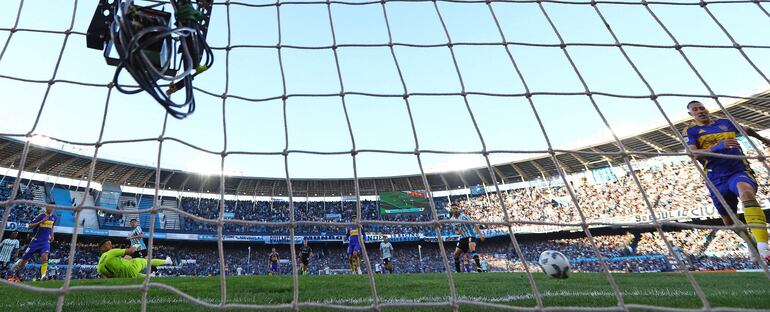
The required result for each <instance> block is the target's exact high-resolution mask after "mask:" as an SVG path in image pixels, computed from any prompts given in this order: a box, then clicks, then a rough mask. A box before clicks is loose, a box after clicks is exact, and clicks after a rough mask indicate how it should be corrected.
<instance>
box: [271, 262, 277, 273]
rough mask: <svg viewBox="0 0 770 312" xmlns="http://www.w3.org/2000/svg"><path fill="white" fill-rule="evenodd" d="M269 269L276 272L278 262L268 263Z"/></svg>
mask: <svg viewBox="0 0 770 312" xmlns="http://www.w3.org/2000/svg"><path fill="white" fill-rule="evenodd" d="M270 271H271V272H278V262H273V263H270Z"/></svg>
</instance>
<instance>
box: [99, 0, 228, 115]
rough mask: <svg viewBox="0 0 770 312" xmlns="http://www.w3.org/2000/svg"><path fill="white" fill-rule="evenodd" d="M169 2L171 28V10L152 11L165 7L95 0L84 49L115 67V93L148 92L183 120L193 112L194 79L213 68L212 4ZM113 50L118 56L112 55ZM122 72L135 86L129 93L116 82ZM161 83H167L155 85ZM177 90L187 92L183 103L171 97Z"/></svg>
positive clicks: (184, 0)
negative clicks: (96, 52)
mask: <svg viewBox="0 0 770 312" xmlns="http://www.w3.org/2000/svg"><path fill="white" fill-rule="evenodd" d="M110 2H111V3H110ZM168 3H169V4H171V6H172V8H173V10H174V14H173V17H174V26H175V27H172V26H171V23H172V14H171V13H170V12H166V11H165V10H163V8H161V10H158V9H156V7H158V6H161V5H163V4H164V3H152V4H149V5H147V6H140V5H137V4H135V3H134V1H133V0H126V1H122V0H118V1H108V0H99V4H98V5H97V6H96V10H95V11H94V15H93V18H92V19H91V23H90V25H89V26H88V35H87V36H86V45H87V46H88V47H89V48H92V49H97V50H103V51H104V58H105V60H106V61H107V64H109V65H112V66H116V67H117V68H116V69H115V75H114V76H113V79H112V83H113V85H114V86H115V88H116V89H117V90H118V91H120V92H122V93H126V94H136V93H139V92H142V91H146V92H147V93H149V94H150V95H151V96H152V97H153V98H154V99H155V100H156V101H157V102H158V103H160V105H161V106H163V107H164V108H165V109H166V111H167V112H168V113H169V114H170V115H171V116H173V117H175V118H178V119H183V118H185V117H187V116H188V115H190V114H192V113H193V112H194V111H195V98H194V96H193V86H192V81H193V78H195V76H197V75H198V74H200V73H202V72H204V71H206V70H207V69H209V68H210V67H211V66H212V65H213V64H214V54H213V53H212V51H211V48H210V47H209V46H208V44H207V43H206V33H207V31H208V24H209V19H210V17H211V7H212V2H211V1H208V0H199V1H195V5H193V3H192V2H191V1H190V0H170V1H168ZM113 51H114V52H117V54H118V57H117V58H115V57H112V56H111V53H112V52H113ZM124 69H125V70H126V71H127V72H128V73H129V74H131V76H132V77H133V78H134V80H135V81H136V82H137V84H138V86H139V88H137V89H127V88H126V86H125V85H121V84H120V83H119V81H118V79H119V78H120V74H121V72H122V71H123V70H124ZM161 80H163V81H166V82H165V83H160V84H159V81H161ZM163 87H165V88H166V89H165V90H163ZM181 89H185V100H184V102H182V103H176V102H174V101H173V100H172V99H171V95H172V94H173V93H174V92H176V91H179V90H181Z"/></svg>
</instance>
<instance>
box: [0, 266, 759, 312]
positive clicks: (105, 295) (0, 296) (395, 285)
mask: <svg viewBox="0 0 770 312" xmlns="http://www.w3.org/2000/svg"><path fill="white" fill-rule="evenodd" d="M693 275H694V276H695V279H696V280H697V281H698V283H699V284H700V285H701V286H702V287H703V290H704V292H705V293H706V296H707V298H708V300H709V302H710V303H711V305H712V307H740V308H755V309H770V280H768V279H767V277H766V276H765V275H764V274H762V273H693ZM534 276H535V282H536V283H537V286H538V288H539V289H540V291H541V293H542V298H543V303H544V305H545V306H546V307H551V306H583V307H613V306H616V305H617V301H616V300H615V297H614V295H613V292H612V288H611V287H610V286H609V284H608V282H607V277H606V275H605V274H599V273H582V274H581V273H576V274H573V275H572V277H570V278H569V279H567V280H556V279H552V278H549V277H546V276H544V275H542V274H535V275H534ZM613 276H614V277H615V280H616V281H617V283H618V286H619V288H620V290H621V291H622V292H623V299H624V301H625V303H627V304H647V305H656V306H664V307H678V308H701V307H702V305H701V302H700V300H699V299H698V297H697V296H696V295H695V292H694V291H693V289H692V287H691V286H690V284H689V282H688V281H687V280H686V279H685V277H684V275H682V274H681V273H647V274H614V275H613ZM454 279H455V283H456V285H457V295H458V296H459V297H460V298H463V299H467V300H473V301H483V302H490V303H497V304H506V305H514V306H521V307H534V306H535V300H534V298H533V296H532V290H531V288H530V286H529V282H528V281H527V278H526V275H524V274H523V273H482V274H455V275H454ZM152 282H159V283H164V284H167V285H170V286H173V287H176V288H178V289H179V290H181V291H184V292H186V293H188V294H190V295H192V296H194V297H196V298H198V299H201V300H203V301H206V302H210V303H218V302H219V299H220V290H219V289H220V288H219V282H220V279H219V277H218V276H213V277H179V278H154V279H152ZM376 282H377V283H376V284H377V291H378V294H379V296H380V298H381V300H382V302H439V301H447V300H448V298H449V288H448V284H447V277H446V275H445V274H438V273H436V274H402V275H378V276H377V277H376ZM139 283H141V280H127V279H112V280H82V281H73V283H72V284H73V285H129V284H139ZM61 284H62V282H61V281H44V282H31V283H27V285H34V286H39V287H58V286H60V285H61ZM299 290H300V292H299V298H300V301H302V302H316V303H332V304H342V305H366V304H370V303H371V299H372V296H371V289H370V287H369V279H368V276H366V275H358V276H357V275H337V276H301V277H300V289H299ZM141 297H142V296H141V293H140V292H139V291H109V292H105V291H78V292H72V293H70V294H68V295H67V296H66V299H65V306H64V311H110V312H114V311H137V310H139V309H140V301H141ZM227 298H228V300H227V301H228V303H244V304H282V303H290V302H291V298H292V281H291V277H290V276H279V277H270V276H240V277H227ZM56 300H57V296H56V294H41V293H33V292H28V291H23V290H20V289H17V288H11V287H8V286H0V311H7V312H11V311H24V312H28V311H53V310H54V308H55V305H56ZM205 310H207V309H204V308H202V307H200V306H196V305H193V304H191V303H189V302H188V301H186V300H184V299H182V298H181V297H178V296H177V295H175V294H173V293H171V292H169V291H167V290H163V289H157V288H152V289H151V290H150V292H149V295H148V311H163V312H171V311H205ZM302 310H308V311H320V309H317V308H314V309H309V308H308V309H304V308H303V309H302ZM384 310H386V311H413V309H403V308H402V309H393V308H390V309H384ZM424 310H428V309H424ZM430 310H435V311H439V310H440V311H446V310H449V309H448V308H432V309H430ZM461 310H462V311H480V310H484V309H479V308H478V307H472V306H461Z"/></svg>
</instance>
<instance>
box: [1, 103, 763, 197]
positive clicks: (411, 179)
mask: <svg viewBox="0 0 770 312" xmlns="http://www.w3.org/2000/svg"><path fill="white" fill-rule="evenodd" d="M765 98H766V99H765ZM725 109H726V110H728V111H729V113H730V115H732V116H733V117H734V118H736V119H737V120H738V122H739V123H741V124H742V125H745V126H748V127H751V128H753V129H756V130H758V131H761V130H766V129H768V128H770V91H765V92H763V93H759V94H756V95H754V96H752V97H751V99H747V100H740V101H736V102H733V103H731V104H728V105H725ZM712 114H713V115H714V116H715V117H719V118H724V116H725V114H724V112H723V111H721V110H715V111H712ZM689 122H690V119H689V118H687V119H682V120H678V121H676V122H675V126H676V128H677V129H678V130H680V131H681V130H682V129H684V127H685V126H686V125H687V123H689ZM52 140H55V139H52ZM621 141H622V143H623V144H624V145H625V146H626V149H627V150H629V151H634V152H644V153H676V152H681V151H682V150H683V148H682V143H681V141H680V139H679V137H678V135H677V134H676V133H674V132H673V131H672V130H671V128H670V127H669V126H668V125H667V124H660V125H651V127H650V128H648V129H647V130H645V131H642V132H639V133H636V134H634V135H630V136H626V137H623V138H621ZM34 142H35V141H34V139H33V140H32V144H30V149H29V153H28V155H27V158H26V163H25V165H24V171H27V172H35V173H40V174H46V175H50V176H55V177H64V178H71V179H75V180H80V179H85V178H87V175H88V171H89V169H90V164H91V158H90V157H87V156H84V155H79V154H76V153H72V152H68V151H64V150H61V149H57V148H52V147H45V146H40V145H36V144H34ZM23 150H24V141H23V140H19V139H16V138H12V137H0V167H5V168H12V169H16V168H18V166H19V165H20V162H21V160H22V153H23ZM602 153H606V154H602ZM611 153H619V149H618V147H617V145H616V143H615V141H612V140H611V141H604V142H598V143H596V144H591V145H588V146H584V147H582V148H578V149H575V150H574V152H558V153H557V154H556V158H557V159H558V160H559V162H560V163H561V165H562V166H563V168H564V169H565V170H566V172H567V173H576V172H581V171H585V170H590V169H595V168H602V167H607V166H608V165H617V164H621V163H622V162H623V158H622V156H620V155H619V154H618V155H615V156H613V155H611ZM652 156H654V155H652V154H634V155H632V157H635V158H637V159H642V158H648V157H652ZM155 171H156V168H154V167H150V166H145V165H138V164H131V163H127V162H120V161H114V160H108V159H101V158H100V159H98V160H97V163H96V166H95V170H94V176H93V180H94V181H97V182H99V183H115V184H118V185H128V186H136V187H149V188H154V187H155V184H156V180H155V179H156V174H155V173H156V172H155ZM493 171H494V174H495V178H496V179H497V181H498V182H501V183H504V184H505V183H516V182H524V181H533V180H537V179H547V178H548V177H553V176H556V175H558V171H557V167H556V166H555V164H554V163H553V161H552V160H551V158H550V156H549V155H548V154H539V155H535V156H533V157H531V158H527V159H521V160H515V161H511V162H504V163H497V164H495V165H493ZM426 177H427V180H428V184H429V185H430V190H431V191H434V192H435V191H446V190H453V189H460V188H461V189H466V188H468V187H470V186H474V185H487V186H489V185H492V182H493V181H490V175H489V170H488V169H487V168H486V167H477V168H471V169H463V170H459V171H445V172H432V173H426ZM157 182H159V185H160V188H161V189H166V190H175V191H189V192H199V193H215V194H216V193H220V192H221V190H220V176H219V175H208V174H201V173H196V172H190V171H184V170H175V169H165V168H161V169H160V180H159V181H157ZM286 182H287V181H286V179H285V178H266V177H253V176H231V175H228V176H226V177H225V181H224V188H225V190H224V193H225V194H232V195H255V196H286V195H288V186H287V183H286ZM291 183H292V191H293V196H298V197H305V196H308V197H317V196H344V195H353V194H355V183H354V179H352V178H344V179H305V178H292V179H291ZM359 187H360V195H362V196H367V195H377V194H379V193H382V192H389V191H404V190H421V189H424V184H423V181H422V177H421V176H420V174H419V173H415V174H412V175H402V176H381V177H359ZM284 194H285V195H284Z"/></svg>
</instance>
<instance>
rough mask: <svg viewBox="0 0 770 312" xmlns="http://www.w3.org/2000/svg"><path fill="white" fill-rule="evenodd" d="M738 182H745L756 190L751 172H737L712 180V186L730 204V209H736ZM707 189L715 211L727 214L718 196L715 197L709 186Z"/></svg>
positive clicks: (723, 214) (755, 182) (755, 183)
mask: <svg viewBox="0 0 770 312" xmlns="http://www.w3.org/2000/svg"><path fill="white" fill-rule="evenodd" d="M738 182H746V183H748V184H749V185H751V187H753V188H754V191H756V190H757V181H756V180H755V179H754V175H753V174H752V173H751V172H745V171H742V172H737V173H734V174H733V175H731V176H729V177H724V178H722V179H720V181H718V182H714V181H712V183H714V186H715V187H716V188H717V190H718V191H719V194H722V197H723V198H724V199H725V202H726V203H727V204H728V205H729V206H730V209H731V210H732V211H737V210H738ZM708 189H709V193H710V194H711V201H713V202H714V207H716V208H717V211H719V215H722V216H726V215H728V213H727V210H726V209H725V207H724V205H722V203H721V202H720V201H719V198H717V196H716V194H715V193H714V191H713V190H711V188H710V187H709V188H708Z"/></svg>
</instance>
